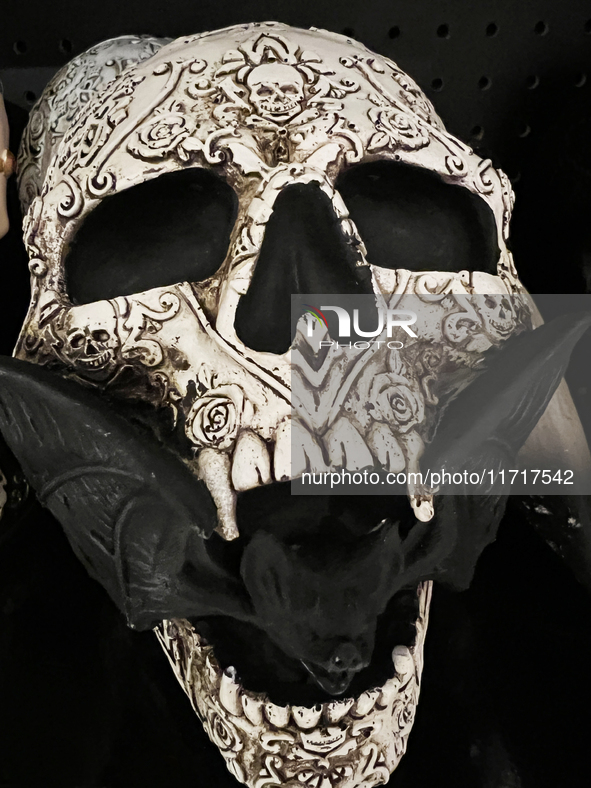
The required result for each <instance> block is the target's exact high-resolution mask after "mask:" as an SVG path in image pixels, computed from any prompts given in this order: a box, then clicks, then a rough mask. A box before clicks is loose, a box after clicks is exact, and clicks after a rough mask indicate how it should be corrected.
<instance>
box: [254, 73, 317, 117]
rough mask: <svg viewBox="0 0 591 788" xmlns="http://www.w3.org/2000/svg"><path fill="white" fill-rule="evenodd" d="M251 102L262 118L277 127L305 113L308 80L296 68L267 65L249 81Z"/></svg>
mask: <svg viewBox="0 0 591 788" xmlns="http://www.w3.org/2000/svg"><path fill="white" fill-rule="evenodd" d="M246 84H247V86H248V89H249V90H250V101H251V102H252V104H253V106H254V107H255V109H256V111H257V112H258V114H259V115H260V116H261V117H263V118H265V117H267V118H270V119H271V120H274V121H276V122H277V123H284V122H285V121H288V120H290V118H292V117H293V116H294V115H297V113H298V112H300V110H301V109H302V103H303V101H304V79H303V77H302V75H301V74H299V73H298V71H297V70H296V69H295V68H294V67H293V66H287V65H283V64H282V63H264V64H263V65H261V66H256V68H253V70H252V71H251V72H250V74H249V75H248V77H247V80H246Z"/></svg>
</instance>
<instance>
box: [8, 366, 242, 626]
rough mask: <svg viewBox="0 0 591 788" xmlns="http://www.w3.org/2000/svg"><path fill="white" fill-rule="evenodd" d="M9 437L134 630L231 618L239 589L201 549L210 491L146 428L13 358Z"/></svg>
mask: <svg viewBox="0 0 591 788" xmlns="http://www.w3.org/2000/svg"><path fill="white" fill-rule="evenodd" d="M0 432H2V434H3V436H4V439H5V441H6V443H7V444H8V446H9V448H10V450H11V451H12V453H13V454H14V455H15V457H16V458H17V460H18V462H19V463H20V465H21V467H22V470H23V473H24V474H25V476H26V477H27V479H28V481H29V484H30V485H31V487H32V488H33V489H34V490H35V492H36V494H37V497H38V499H39V501H40V502H41V504H42V505H44V506H46V507H47V508H48V509H49V510H50V511H51V512H52V514H53V515H54V516H55V517H56V518H57V519H58V520H59V522H60V523H61V525H62V526H63V528H64V530H65V532H66V535H67V537H68V539H69V541H70V543H71V545H72V547H73V549H74V551H75V552H76V554H77V556H78V557H79V559H80V560H81V561H82V562H83V564H84V565H85V567H86V568H87V570H88V572H89V573H90V574H91V576H93V577H94V578H95V579H96V580H98V581H99V582H100V583H101V584H102V585H103V586H104V588H105V589H106V590H107V592H108V593H109V595H110V596H111V598H112V599H113V600H114V602H115V603H116V604H117V606H118V607H119V608H120V610H122V611H123V612H124V614H125V615H126V617H127V619H128V622H129V623H130V624H132V625H134V626H138V627H142V628H143V627H147V626H150V625H151V624H152V623H153V622H155V621H156V620H158V619H159V618H162V617H172V616H184V615H186V616H189V615H198V614H204V612H208V611H210V608H211V607H212V606H213V609H214V610H215V611H216V612H221V611H220V608H221V610H223V611H229V612H234V607H235V605H236V599H235V598H234V596H235V594H234V592H235V591H236V589H235V588H233V587H231V583H229V581H228V578H227V577H225V576H224V574H223V572H221V570H220V569H219V567H217V565H216V564H214V563H213V562H212V561H210V559H209V557H208V554H207V550H206V548H205V545H204V538H206V537H209V536H211V534H212V532H213V530H214V528H215V526H216V523H217V513H216V507H215V505H214V503H213V501H212V499H211V497H210V495H209V491H208V490H207V487H206V486H205V484H204V483H203V482H202V481H200V480H199V479H197V478H196V477H195V476H194V475H193V474H192V473H191V471H190V470H189V469H188V468H187V467H186V466H185V465H184V464H183V462H182V461H181V460H180V459H179V458H178V457H177V456H175V455H174V454H172V452H170V451H168V450H167V449H166V448H165V447H163V446H162V445H161V444H160V443H159V442H158V441H157V439H156V438H155V437H154V435H153V434H151V432H150V431H149V430H148V429H147V428H146V429H145V431H144V430H142V429H140V428H139V427H138V426H136V425H134V424H131V423H130V422H128V421H127V420H126V419H124V418H122V417H121V416H120V415H119V414H117V413H116V412H115V411H114V410H113V409H112V408H111V406H110V405H109V404H108V403H107V402H106V401H105V400H104V398H102V397H101V396H100V395H98V394H96V393H94V392H92V391H89V390H87V389H85V388H83V387H82V386H80V385H79V384H76V383H74V382H72V381H69V380H65V379H63V378H61V377H60V376H58V375H56V374H55V373H53V372H51V371H49V370H47V369H44V368H42V367H39V366H37V365H34V364H29V363H27V362H23V361H19V360H17V359H13V358H6V357H4V358H1V359H0ZM188 565H192V571H191V578H192V580H190V579H189V578H188V577H187V576H186V571H185V570H186V567H187V566H188ZM195 578H197V581H195Z"/></svg>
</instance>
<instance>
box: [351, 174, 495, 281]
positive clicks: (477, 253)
mask: <svg viewBox="0 0 591 788" xmlns="http://www.w3.org/2000/svg"><path fill="white" fill-rule="evenodd" d="M336 188H337V189H338V190H339V192H340V193H341V196H342V197H343V199H344V201H345V204H346V205H347V208H348V209H349V213H350V216H351V219H352V220H353V222H354V223H355V225H356V226H357V229H358V230H359V234H360V235H361V238H362V239H363V241H364V243H365V246H366V248H367V253H368V254H367V259H368V262H370V263H372V264H373V265H377V266H380V267H382V268H405V269H408V270H410V271H463V270H468V271H485V272H487V273H491V274H496V272H497V260H498V258H499V247H498V242H497V228H496V223H495V218H494V215H493V212H492V210H491V209H490V208H489V207H488V205H487V204H486V203H485V201H484V200H483V199H482V198H481V197H479V196H478V195H476V194H473V193H472V192H470V191H468V189H466V188H464V187H463V186H457V185H452V184H449V183H445V182H444V181H443V180H442V179H441V178H440V177H439V176H438V175H437V174H435V173H433V172H430V171H428V170H425V169H422V168H419V167H414V166H412V165H409V164H401V163H397V162H386V161H381V162H372V163H370V164H361V165H359V166H357V167H353V168H351V169H350V170H349V171H348V172H346V173H344V174H343V175H341V176H340V178H339V179H338V180H337V183H336Z"/></svg>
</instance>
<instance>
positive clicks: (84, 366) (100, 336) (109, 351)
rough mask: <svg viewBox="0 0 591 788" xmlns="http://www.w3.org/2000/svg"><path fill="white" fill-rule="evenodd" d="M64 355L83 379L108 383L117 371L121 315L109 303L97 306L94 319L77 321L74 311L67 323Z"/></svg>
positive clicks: (94, 309)
mask: <svg viewBox="0 0 591 788" xmlns="http://www.w3.org/2000/svg"><path fill="white" fill-rule="evenodd" d="M64 328H65V343H64V348H63V354H64V356H65V357H66V360H67V361H68V363H70V364H71V365H72V366H73V367H74V369H75V370H76V372H78V373H79V374H80V375H81V376H82V377H85V378H90V379H91V380H94V381H97V382H103V381H106V380H108V379H109V378H110V377H111V375H112V374H113V373H114V372H115V370H116V368H117V355H118V353H117V351H118V349H119V346H120V342H119V337H118V335H117V316H116V314H115V310H114V308H113V306H112V305H111V304H110V303H109V302H106V303H97V304H94V305H93V315H92V319H90V320H89V319H88V317H85V319H84V320H81V321H80V322H78V321H77V320H76V308H74V309H72V310H71V311H70V312H69V314H68V316H67V320H66V324H65V327H64Z"/></svg>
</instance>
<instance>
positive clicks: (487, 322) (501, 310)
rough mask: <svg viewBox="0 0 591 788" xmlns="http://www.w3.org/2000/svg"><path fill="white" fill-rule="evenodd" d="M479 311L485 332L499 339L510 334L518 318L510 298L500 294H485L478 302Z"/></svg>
mask: <svg viewBox="0 0 591 788" xmlns="http://www.w3.org/2000/svg"><path fill="white" fill-rule="evenodd" d="M479 311H480V316H481V317H482V320H483V322H484V327H485V330H486V332H487V333H488V334H489V336H492V337H498V338H500V339H505V338H507V337H508V336H510V335H511V333H512V332H513V331H514V330H515V326H516V324H517V322H518V320H519V316H518V314H517V309H516V308H515V304H514V303H513V301H512V299H510V298H505V296H502V295H487V297H486V298H484V299H483V301H482V302H481V303H480V304H479Z"/></svg>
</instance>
